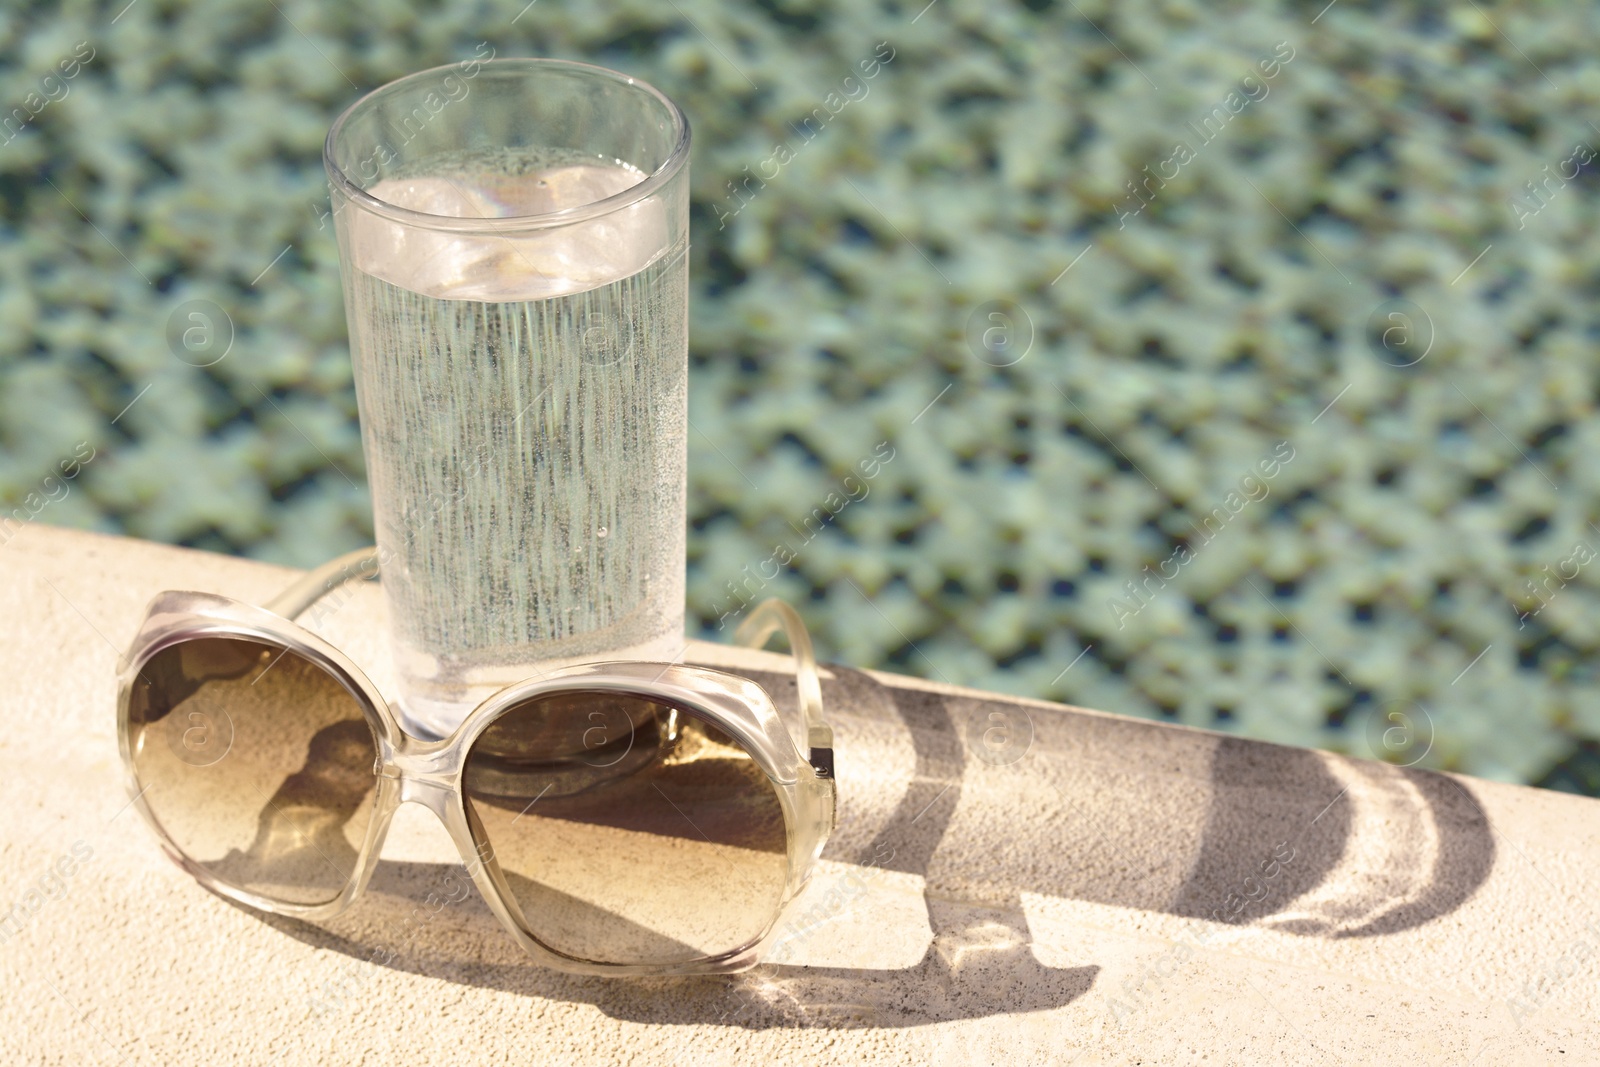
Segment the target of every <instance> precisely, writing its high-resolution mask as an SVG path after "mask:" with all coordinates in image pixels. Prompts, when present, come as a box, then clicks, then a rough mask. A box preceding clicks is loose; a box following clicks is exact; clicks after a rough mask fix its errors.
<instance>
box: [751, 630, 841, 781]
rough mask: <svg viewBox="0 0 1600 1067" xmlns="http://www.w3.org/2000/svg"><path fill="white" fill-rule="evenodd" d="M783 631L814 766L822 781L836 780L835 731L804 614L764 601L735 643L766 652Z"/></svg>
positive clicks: (811, 761)
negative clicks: (825, 710) (824, 702)
mask: <svg viewBox="0 0 1600 1067" xmlns="http://www.w3.org/2000/svg"><path fill="white" fill-rule="evenodd" d="M780 629H781V630H782V631H783V633H784V636H785V637H787V638H788V640H789V651H790V652H792V653H793V654H794V659H795V673H794V680H795V688H796V690H797V692H798V694H799V699H800V716H801V720H802V721H803V722H804V723H805V730H806V744H807V745H808V746H809V747H810V749H811V754H810V763H811V766H812V767H813V768H814V769H815V770H816V771H817V773H818V776H819V777H825V778H831V777H833V727H832V726H829V725H828V721H827V720H826V719H825V718H823V716H822V684H821V682H820V681H819V679H818V675H817V655H816V652H815V651H814V650H813V649H812V647H811V635H810V634H808V633H807V632H806V624H805V623H804V622H802V621H801V619H800V613H799V612H797V611H795V610H794V608H792V607H790V606H789V605H788V604H786V603H784V602H783V601H781V600H777V599H771V600H763V601H762V602H761V603H760V604H757V605H756V606H755V608H754V610H752V611H751V612H750V614H749V615H747V616H746V617H745V620H744V622H742V623H740V624H739V629H738V630H736V631H735V632H734V635H733V639H734V640H735V641H736V642H738V643H739V644H741V645H745V646H747V647H749V648H765V647H766V644H767V642H768V641H769V640H771V638H772V635H773V634H775V633H777V632H778V631H779V630H780Z"/></svg>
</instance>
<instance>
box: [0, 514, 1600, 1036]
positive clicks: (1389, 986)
mask: <svg viewBox="0 0 1600 1067" xmlns="http://www.w3.org/2000/svg"><path fill="white" fill-rule="evenodd" d="M291 577H292V573H291V572H289V571H285V570H283V569H281V568H275V567H268V566H264V565H261V564H256V563H250V562H246V561H242V560H236V559H230V558H226V557H221V556H214V555H209V554H206V553H200V552H191V551H186V550H182V549H174V548H167V547H162V546H157V545H152V544H147V543H143V542H137V541H131V540H122V539H117V538H107V537H100V536H94V535H88V534H79V533H71V532H66V531H62V530H57V529H52V528H48V527H44V526H38V525H35V526H32V527H29V528H26V529H24V530H22V531H21V532H20V533H18V534H17V536H16V537H15V538H13V539H12V540H11V541H10V542H9V543H8V544H6V545H4V546H3V547H0V619H3V620H4V621H3V623H0V625H3V626H4V631H5V640H4V641H3V642H0V668H3V675H0V676H3V677H4V678H5V679H6V682H7V684H6V687H5V689H4V692H3V696H0V701H3V707H4V722H5V724H6V729H5V730H4V732H3V734H0V757H3V758H4V760H5V767H6V773H5V774H4V775H3V776H0V804H3V805H4V810H5V811H6V813H7V814H6V817H5V819H4V820H0V856H3V867H0V915H3V914H4V913H6V912H8V911H10V910H11V909H12V908H13V906H17V905H20V908H19V909H18V910H17V911H16V912H13V913H12V914H13V915H14V916H15V919H14V920H13V923H11V924H6V925H4V926H0V938H3V939H4V940H3V943H0V979H3V981H4V984H5V988H6V989H7V991H8V992H7V1002H8V1004H10V1005H12V1009H11V1010H10V1011H8V1013H7V1014H8V1017H10V1018H11V1019H12V1023H11V1024H10V1025H9V1026H8V1027H5V1028H3V1029H0V1060H3V1061H4V1062H8V1063H9V1062H16V1063H22V1062H27V1063H72V1064H82V1063H115V1064H166V1063H176V1062H204V1063H211V1064H228V1063H239V1064H246V1063H250V1064H254V1063H261V1062H265V1061H269V1060H274V1059H277V1060H280V1061H281V1062H287V1063H313V1062H315V1063H379V1062H393V1063H418V1062H428V1063H484V1062H492V1063H499V1062H507V1063H509V1062H517V1063H522V1062H529V1063H540V1064H566V1063H572V1064H579V1063H582V1064H588V1063H595V1064H617V1063H640V1064H644V1063H649V1064H661V1063H674V1062H692V1063H694V1064H696V1067H700V1065H708V1064H722V1063H726V1064H740V1065H748V1064H766V1063H801V1062H803V1063H807V1064H821V1063H840V1064H861V1063H928V1062H934V1063H940V1064H959V1063H973V1064H988V1063H999V1062H1006V1063H1070V1062H1079V1063H1085V1064H1087V1063H1189V1062H1199V1061H1201V1060H1205V1061H1207V1062H1211V1063H1256V1062H1264V1061H1275V1062H1285V1063H1351V1064H1354V1063H1388V1062H1405V1063H1416V1064H1420V1063H1427V1064H1432V1063H1452V1064H1465V1063H1471V1062H1477V1063H1480V1064H1485V1065H1488V1064H1502V1063H1553V1062H1560V1063H1568V1064H1577V1063H1600V901H1597V900H1596V896H1595V887H1596V886H1597V885H1600V802H1596V801H1593V800H1587V799H1583V798H1578V797H1572V796H1566V795H1562V794H1555V793H1546V792H1541V791H1537V790H1531V789H1525V788H1521V787H1517V786H1507V785H1500V784H1495V783H1490V782H1483V781H1478V780H1474V779H1469V778H1462V777H1456V776H1448V775H1437V774H1431V773H1426V772H1421V771H1416V770H1408V769H1401V768H1395V767H1391V766H1388V765H1385V764H1376V763H1368V762H1363V761H1359V760H1350V759H1344V758H1340V757H1336V756H1331V755H1328V754H1325V753H1320V752H1311V751H1304V750H1300V749H1292V748H1284V747H1279V746H1275V745H1268V744H1259V743H1255V742H1248V741H1240V740H1237V739H1233V738H1227V737H1223V736H1220V735H1215V734H1210V733H1205V732H1202V731H1196V730H1189V729H1184V728H1180V727H1174V726H1166V725H1161V724H1156V723H1148V722H1143V721H1139V720H1130V719H1123V718H1120V717H1117V716H1112V715H1106V714H1103V713H1099V712H1092V711H1084V710H1081V709H1077V708H1069V707H1063V706H1059V705H1052V704H1045V703H1042V702H1035V701H1018V700H1011V699H1007V698H999V697H995V696H992V695H985V694H981V693H974V692H971V691H962V690H954V689H950V688H947V687H943V686H938V685H933V684H931V683H928V682H923V681H914V680H907V679H901V678H898V677H896V676H894V675H887V674H879V673H874V672H861V671H854V670H848V669H843V668H833V669H831V670H830V671H829V672H828V677H827V679H826V681H825V688H824V697H825V699H826V700H827V701H828V703H829V707H830V713H831V715H832V718H833V720H834V722H835V726H836V729H837V732H838V741H837V754H838V777H839V789H840V799H841V805H842V814H843V818H842V822H841V825H840V827H839V831H838V833H837V834H836V835H835V837H834V839H833V841H832V842H831V844H830V846H829V849H828V853H827V855H826V857H825V858H826V860H827V861H828V862H827V864H826V867H825V869H824V871H823V872H822V873H821V875H819V877H818V878H817V880H816V882H815V883H814V884H813V886H812V888H811V890H810V891H809V892H808V899H807V900H806V901H805V902H804V903H803V904H802V907H801V916H802V918H801V920H800V921H799V922H797V923H796V924H794V926H793V927H792V928H791V929H790V930H789V931H788V935H789V936H788V937H787V938H786V939H785V941H784V942H782V946H783V947H782V949H781V951H780V956H781V957H782V959H781V961H780V962H778V963H777V964H775V965H771V966H767V967H764V968H762V969H760V970H758V971H756V972H753V973H751V974H749V975H744V976H739V977H737V978H733V979H714V980H713V979H705V980H691V981H676V982H667V981H660V982H624V981H604V980H596V979H586V978H573V977H567V976H563V975H559V974H555V973H552V972H548V971H544V970H541V969H539V968H537V967H534V966H532V965H530V964H528V963H527V962H525V961H524V957H522V956H521V955H520V953H519V951H518V950H517V949H516V948H515V947H514V946H513V945H512V944H511V943H510V941H509V940H508V939H507V938H505V937H504V936H503V934H502V933H501V931H500V929H499V927H498V926H497V925H495V923H494V922H493V920H492V918H491V917H490V915H489V913H488V911H487V909H486V908H485V907H483V906H482V905H481V903H479V902H478V900H477V899H476V897H473V898H469V899H468V900H467V901H466V902H464V903H462V904H458V905H448V906H440V907H437V908H435V906H434V905H432V904H429V903H427V901H428V897H429V894H430V893H433V892H434V891H435V890H437V889H440V887H441V886H442V884H443V881H444V878H445V876H446V875H447V874H448V872H449V871H450V870H451V869H452V865H453V864H455V863H456V862H457V861H456V859H455V855H454V852H453V851H452V850H451V848H450V845H449V843H448V841H447V839H446V838H445V836H444V833H443V831H442V830H441V829H439V828H438V827H436V826H433V825H430V824H429V823H428V821H427V820H428V816H427V815H426V814H421V815H418V816H415V817H410V816H409V815H407V816H403V817H402V819H401V820H400V821H398V822H397V823H396V826H395V830H394V833H393V834H391V837H390V840H389V844H388V847H387V848H386V849H385V859H384V862H383V863H382V864H381V865H380V867H379V871H378V873H377V875H376V876H375V877H374V880H373V886H372V890H371V891H370V892H369V894H368V895H367V896H366V897H365V898H363V900H362V902H361V903H360V904H359V905H358V906H357V907H356V908H354V909H353V910H352V911H351V912H349V913H347V914H346V915H344V916H342V917H340V918H339V919H338V920H336V921H333V922H330V923H327V924H323V925H317V926H312V925H309V924H305V923H300V922H295V921H290V920H282V919H275V918H265V917H262V916H258V915H256V914H255V913H253V912H250V911H247V910H244V909H241V908H238V907H235V906H233V905H231V904H229V903H227V902H225V901H223V900H221V899H219V898H216V897H213V896H211V895H210V894H208V893H206V892H205V891H204V890H202V889H201V888H200V887H199V886H198V885H196V884H195V883H194V882H193V881H191V880H190V879H189V878H188V877H187V876H186V875H185V874H183V872H181V871H180V870H178V869H177V868H176V867H174V866H172V865H171V864H170V863H168V862H167V861H166V860H165V859H163V858H162V856H161V855H160V853H159V852H158V850H157V849H156V847H155V844H154V842H153V839H152V838H151V836H150V834H149V833H148V832H147V831H146V830H145V829H144V827H143V826H142V825H140V824H139V822H138V818H137V816H136V815H135V814H133V812H132V811H131V809H128V808H127V806H126V804H127V801H126V797H125V796H124V794H123V791H122V787H121V779H120V768H119V765H118V758H117V753H116V740H115V722H114V701H115V686H114V677H113V675H114V670H113V665H114V663H115V661H116V659H117V657H118V655H120V652H121V649H122V645H123V644H124V643H125V642H126V641H127V639H128V638H129V636H130V635H131V634H132V632H133V629H134V626H135V623H136V620H137V618H138V616H139V614H140V612H141V611H142V609H143V606H144V604H145V602H146V601H147V600H148V599H149V598H150V597H151V596H152V595H153V594H155V593H156V592H158V591H160V590H162V589H168V588H192V589H206V590H213V591H217V592H222V593H226V594H228V595H231V596H237V597H240V598H243V599H253V600H257V601H260V600H264V599H265V598H267V597H268V596H270V595H271V594H273V593H275V592H277V591H278V589H279V588H280V587H281V586H282V585H284V584H286V581H287V580H288V579H290V578H291ZM382 607H383V606H382V600H381V597H380V596H379V595H378V591H377V590H376V589H375V588H366V589H363V590H362V591H361V592H360V593H359V594H358V595H357V596H356V597H355V598H353V599H352V600H351V601H350V602H349V604H348V605H347V606H345V607H343V608H341V609H340V611H339V612H338V613H337V614H336V615H334V616H333V617H332V618H331V619H330V620H328V622H327V624H326V625H325V626H324V632H326V633H327V634H328V635H329V637H330V638H331V639H333V640H335V641H336V642H338V643H340V644H342V645H343V646H344V647H345V648H346V649H348V650H349V651H350V652H351V654H352V655H353V656H354V657H355V658H356V659H357V661H358V662H361V663H363V664H366V665H369V666H370V669H371V673H372V675H373V678H374V680H375V681H376V682H377V683H378V684H379V685H380V686H384V687H386V688H387V687H388V686H389V683H388V678H387V669H386V666H385V664H384V655H383V649H382V644H381V640H380V638H379V634H380V632H381V627H382ZM690 658H691V659H693V660H695V661H696V662H708V663H719V664H722V665H726V666H733V667H736V668H738V669H740V670H742V671H745V672H748V673H751V674H752V675H753V676H755V677H756V678H757V679H758V680H760V681H761V682H762V683H763V684H764V685H766V686H767V687H768V688H769V689H770V690H771V691H772V692H773V694H774V696H775V697H776V698H777V699H778V700H780V701H783V700H792V697H793V684H792V682H790V681H788V680H786V679H785V677H784V676H783V675H782V674H781V673H779V672H781V668H782V664H783V662H784V660H783V658H782V657H778V656H773V655H764V654H759V653H746V652H742V651H736V650H731V649H727V648H721V647H718V646H714V645H696V646H694V647H693V648H692V650H691V655H690ZM413 810H420V809H412V808H407V809H403V811H405V812H407V813H409V812H411V811H413ZM18 928H20V929H18ZM13 931H15V932H13ZM375 951H379V952H380V953H381V954H383V955H387V954H388V953H390V952H392V953H393V954H394V955H393V962H392V964H390V965H388V966H382V965H378V964H375V963H371V962H369V960H370V959H371V958H372V956H373V955H374V952H375Z"/></svg>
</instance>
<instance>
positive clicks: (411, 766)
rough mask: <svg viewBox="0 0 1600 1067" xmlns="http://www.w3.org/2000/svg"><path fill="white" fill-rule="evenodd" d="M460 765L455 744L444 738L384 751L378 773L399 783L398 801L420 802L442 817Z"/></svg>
mask: <svg viewBox="0 0 1600 1067" xmlns="http://www.w3.org/2000/svg"><path fill="white" fill-rule="evenodd" d="M460 772H461V764H460V757H459V754H458V753H457V752H456V751H455V749H454V747H453V746H451V745H449V744H447V743H445V742H443V741H426V742H416V741H413V742H412V743H410V744H406V745H403V746H402V747H400V748H397V749H393V750H391V751H389V752H386V753H385V754H384V755H383V757H382V760H381V766H380V767H379V769H378V774H379V776H380V777H383V778H393V779H395V780H397V781H398V782H399V783H400V803H402V804H421V805H423V806H424V807H426V808H428V809H430V810H432V811H433V812H434V813H435V814H436V815H438V816H439V817H440V818H444V816H445V811H446V810H447V808H448V807H449V802H450V798H451V797H453V796H454V795H455V792H456V783H457V781H458V780H459V778H460Z"/></svg>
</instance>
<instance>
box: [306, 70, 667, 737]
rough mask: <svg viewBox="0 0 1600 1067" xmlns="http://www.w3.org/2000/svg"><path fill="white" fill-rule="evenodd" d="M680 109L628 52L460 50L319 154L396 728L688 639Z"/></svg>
mask: <svg viewBox="0 0 1600 1067" xmlns="http://www.w3.org/2000/svg"><path fill="white" fill-rule="evenodd" d="M688 159H689V125H688V121H687V120H686V119H685V118H684V115H683V112H682V111H681V110H680V109H679V108H678V107H677V105H675V104H674V103H673V102H672V101H671V100H669V99H667V98H666V97H665V96H663V95H662V94H661V93H660V92H658V91H657V90H655V89H654V88H652V87H650V86H649V85H646V84H645V83H643V82H640V81H638V80H636V79H633V78H630V77H627V76H626V75H623V74H619V73H617V72H615V71H610V70H605V69H603V68H600V67H594V66H589V65H586V64H582V63H568V62H561V61H556V60H538V59H491V60H487V61H480V60H468V61H466V62H463V63H458V64H453V65H451V66H448V67H439V68H436V69H434V70H428V71H423V72H421V73H418V74H413V75H411V76H409V77H406V78H402V79H400V80H399V81H395V82H391V83H390V84H388V85H385V86H383V87H382V88H380V89H377V90H376V91H374V92H372V93H370V94H368V95H367V96H365V97H363V98H362V99H361V100H359V101H357V102H356V103H355V104H354V105H352V106H351V107H350V108H349V110H347V111H346V112H345V113H344V114H343V115H341V116H340V117H339V119H338V120H337V121H336V122H335V123H334V125H333V129H332V130H331V131H330V132H329V134H328V141H327V145H326V147H325V149H324V162H325V164H326V166H327V171H328V182H329V186H330V189H331V194H332V211H333V218H334V224H335V228H336V230H337V232H338V238H339V257H340V264H341V270H342V274H343V281H344V296H345V311H346V315H347V317H348V320H349V328H350V353H351V359H352V362H353V365H354V370H355V385H356V398H357V402H358V405H359V408H360V414H361V434H362V447H363V450H364V452H365V455H366V462H367V477H368V481H369V483H370V485H371V490H372V504H373V517H374V521H375V523H376V527H377V542H378V552H379V559H380V563H381V570H382V576H383V588H384V595H385V598H386V600H387V602H388V608H389V627H390V636H391V645H392V647H393V650H394V654H395V665H396V668H397V674H398V678H397V681H398V684H399V687H400V692H401V705H402V706H401V714H402V719H403V721H404V724H405V725H406V727H407V728H408V729H409V730H411V731H413V732H415V733H417V734H419V735H422V736H430V735H431V736H443V735H444V734H446V733H448V732H449V731H450V730H451V729H453V728H454V727H455V726H456V725H457V724H458V723H459V722H460V720H461V719H462V718H463V717H464V716H465V714H466V713H467V712H468V711H470V710H471V709H472V707H473V706H474V705H475V704H476V703H478V701H480V700H481V699H483V697H485V696H487V695H488V694H489V693H490V692H493V691H494V690H495V689H498V688H500V687H502V686H504V685H507V684H509V683H511V682H515V681H519V680H521V679H524V678H529V677H533V676H535V675H537V674H539V673H541V672H543V671H546V670H548V669H550V668H551V667H554V666H560V665H564V664H567V663H575V662H580V661H586V660H599V659H645V660H669V659H673V658H676V657H677V655H678V654H679V653H681V651H682V649H683V645H684V638H683V628H684V627H683V615H684V524H685V510H684V509H685V500H684V486H685V459H686V427H687V425H688V412H687V390H686V380H687V375H688V264H687V258H686V257H687V252H688V229H689V228H688V175H689V168H688Z"/></svg>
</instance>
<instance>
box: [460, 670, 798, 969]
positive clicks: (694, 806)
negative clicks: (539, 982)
mask: <svg viewBox="0 0 1600 1067" xmlns="http://www.w3.org/2000/svg"><path fill="white" fill-rule="evenodd" d="M464 790H465V793H466V802H467V808H468V812H469V815H470V816H471V821H472V823H473V832H474V833H476V834H478V835H479V837H480V842H479V843H480V845H482V844H483V843H484V842H485V841H487V843H488V845H489V847H490V848H491V849H492V850H493V855H494V858H495V860H496V862H497V863H498V864H499V866H500V870H501V872H502V874H503V875H504V876H505V879H506V882H507V884H508V885H509V887H510V889H511V893H512V895H513V896H514V897H515V899H516V903H517V905H518V906H519V907H520V909H521V911H522V915H523V917H524V920H525V923H526V928H527V931H528V933H529V934H531V935H532V936H533V937H534V938H536V939H537V940H539V941H540V942H542V943H544V944H545V945H547V946H549V947H550V948H552V949H554V950H556V951H557V952H561V953H564V954H566V955H568V956H572V957H574V958H576V959H581V960H589V961H592V962H597V963H651V964H672V963H685V962H689V961H691V960H697V959H702V958H705V957H707V956H715V955H720V954H722V953H725V952H729V951H732V950H734V949H738V948H742V947H744V946H745V945H748V944H749V943H750V942H752V941H754V940H755V939H756V938H757V937H759V936H760V935H761V933H762V932H763V931H764V930H766V928H767V926H768V925H769V924H770V923H771V922H772V920H773V918H774V917H775V915H776V913H777V909H778V904H779V902H780V901H781V899H782V896H783V890H784V886H785V884H786V882H787V879H788V836H787V830H786V827H785V822H784V817H783V808H782V806H781V805H780V803H779V800H778V794H777V791H776V789H775V788H774V787H773V784H772V782H771V781H770V780H769V779H768V778H767V775H766V773H765V772H764V771H762V769H761V767H760V766H759V765H758V764H757V763H756V762H755V760H753V759H751V757H750V754H749V753H748V752H746V751H745V750H744V749H743V748H742V747H740V745H739V744H738V743H737V742H735V741H734V740H733V739H732V738H730V737H729V736H728V735H726V734H724V733H723V732H722V731H720V730H718V729H717V728H716V727H715V726H713V725H712V724H710V723H708V722H705V721H704V720H702V719H700V718H699V717H697V716H696V715H695V714H693V713H691V712H689V711H686V710H683V709H675V708H672V707H668V706H666V705H664V704H660V703H656V702H654V701H651V700H649V699H646V698H643V697H635V696H628V695H625V694H616V693H600V692H594V693H559V694H551V695H548V696H543V697H538V698H535V699H533V700H530V701H528V702H527V703H525V704H522V705H520V706H518V707H515V708H512V709H511V710H509V711H507V712H505V713H504V714H503V715H501V716H500V717H499V718H497V719H496V720H495V721H494V722H493V724H491V725H490V726H489V728H488V729H487V730H485V731H484V732H483V733H482V734H481V735H480V736H479V738H478V740H477V741H476V742H475V743H474V745H473V747H472V752H471V754H470V755H469V756H468V759H467V766H466V775H465V784H464Z"/></svg>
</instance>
